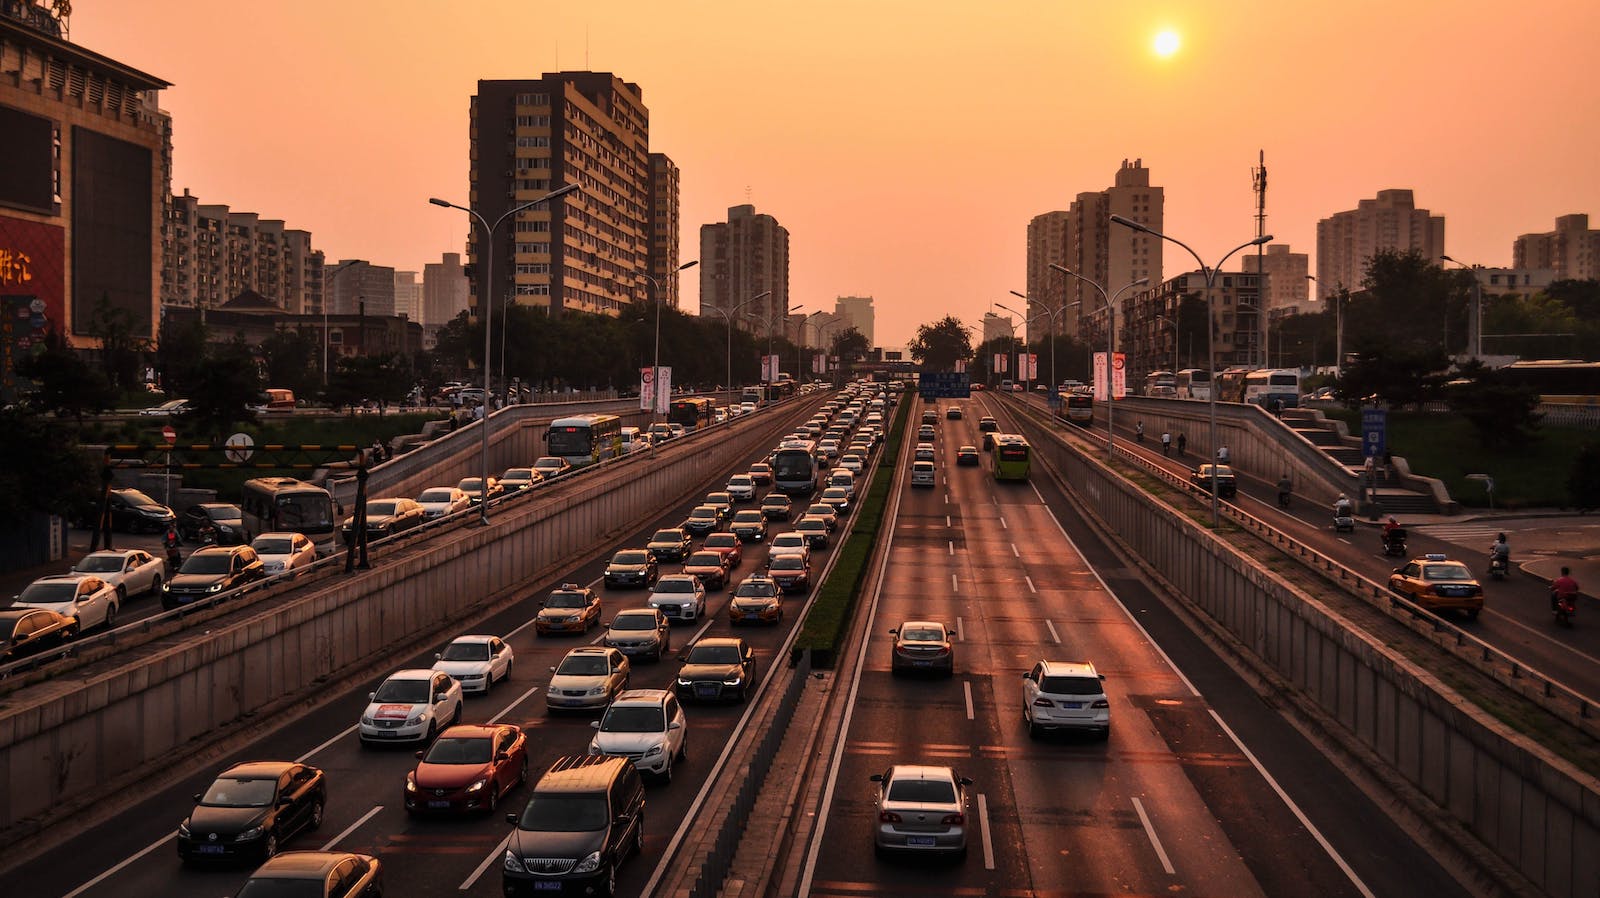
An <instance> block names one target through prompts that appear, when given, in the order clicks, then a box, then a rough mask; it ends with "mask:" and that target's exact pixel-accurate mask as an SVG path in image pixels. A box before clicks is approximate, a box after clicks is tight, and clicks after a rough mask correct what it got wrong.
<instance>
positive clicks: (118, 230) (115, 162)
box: [72, 125, 232, 337]
mask: <svg viewBox="0 0 1600 898" xmlns="http://www.w3.org/2000/svg"><path fill="white" fill-rule="evenodd" d="M154 166H155V158H154V155H153V154H152V153H151V151H150V150H149V149H147V148H145V147H142V146H139V145H138V144H134V143H129V142H128V141H126V140H118V139H117V138H115V137H111V136H110V135H107V134H101V133H100V132H98V131H95V130H93V129H90V128H85V127H83V126H81V125H79V126H74V127H73V129H72V330H73V333H76V334H83V333H86V330H85V329H86V328H89V327H90V323H91V322H92V321H93V319H94V313H95V307H96V306H97V305H99V304H100V303H101V302H102V301H103V302H105V303H107V304H108V305H109V306H110V307H111V308H113V309H120V310H122V311H124V312H127V313H128V314H129V315H131V316H132V321H133V327H134V330H135V332H136V333H144V334H148V335H150V336H152V337H154V336H155V326H156V323H157V322H156V321H155V320H154V318H155V308H156V300H157V297H156V295H155V291H156V280H157V279H158V278H159V276H160V272H159V271H157V270H156V262H155V256H156V254H157V252H158V251H159V248H160V242H161V235H160V234H159V233H157V232H156V228H157V224H158V222H157V218H158V212H159V209H158V208H157V207H156V201H155V199H154V190H153V187H154V184H155V178H156V173H155V168H154ZM228 298H229V299H231V298H232V297H228Z"/></svg>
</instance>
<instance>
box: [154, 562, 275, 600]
mask: <svg viewBox="0 0 1600 898" xmlns="http://www.w3.org/2000/svg"><path fill="white" fill-rule="evenodd" d="M266 575H267V574H266V570H265V569H264V568H263V566H262V564H261V558H260V557H259V556H257V555H256V550H255V549H252V548H250V547H249V546H207V547H206V548H204V549H199V550H196V551H195V553H194V554H193V555H190V556H189V557H188V559H186V560H185V561H184V562H183V567H181V568H179V569H178V572H177V573H175V574H173V575H172V578H171V579H170V580H168V581H167V582H165V583H163V584H161V607H162V608H165V609H167V610H169V611H170V610H172V609H173V608H176V607H178V606H179V605H187V604H189V603H191V602H195V601H198V600H200V599H204V598H207V597H209V596H214V595H216V594H217V593H219V592H227V591H228V590H230V589H235V588H238V587H240V586H244V585H245V584H246V583H254V582H255V581H257V580H260V579H261V578H263V577H265V576H266Z"/></svg>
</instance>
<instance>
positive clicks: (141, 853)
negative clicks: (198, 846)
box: [61, 830, 178, 898]
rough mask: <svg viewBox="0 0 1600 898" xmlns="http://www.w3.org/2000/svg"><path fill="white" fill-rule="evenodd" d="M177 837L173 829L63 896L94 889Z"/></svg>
mask: <svg viewBox="0 0 1600 898" xmlns="http://www.w3.org/2000/svg"><path fill="white" fill-rule="evenodd" d="M177 837H178V832H177V830H173V831H172V832H170V833H167V834H166V835H164V836H162V837H161V838H159V839H157V840H156V841H154V842H151V843H150V844H149V845H146V846H145V847H143V848H141V849H139V850H138V851H136V852H134V853H133V854H130V855H128V856H127V857H126V858H123V860H122V862H121V863H119V864H117V865H116V866H115V867H112V868H111V869H109V870H106V871H105V872H104V873H101V874H100V875H99V876H96V877H95V878H94V879H91V880H89V881H88V882H86V883H84V884H83V885H81V886H78V887H77V888H75V889H73V890H72V891H70V892H68V893H67V894H65V895H63V896H61V898H78V896H79V895H82V894H83V893H84V892H87V891H89V890H90V889H92V888H94V887H95V886H97V885H99V884H100V883H102V882H104V881H106V880H107V879H109V878H110V877H112V876H114V875H116V874H117V873H120V872H121V871H122V868H123V867H126V866H128V865H129V864H131V863H133V862H134V861H136V860H138V859H139V858H142V857H144V856H145V855H147V854H149V853H150V852H152V851H155V850H156V849H157V848H160V847H161V846H163V845H165V844H167V843H168V842H171V841H172V840H173V839H176V838H177Z"/></svg>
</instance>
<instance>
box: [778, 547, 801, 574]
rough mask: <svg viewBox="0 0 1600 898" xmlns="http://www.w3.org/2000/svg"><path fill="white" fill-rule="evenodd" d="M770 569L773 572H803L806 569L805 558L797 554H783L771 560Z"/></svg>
mask: <svg viewBox="0 0 1600 898" xmlns="http://www.w3.org/2000/svg"><path fill="white" fill-rule="evenodd" d="M771 567H772V569H773V570H775V571H803V570H805V567H806V558H805V556H804V555H801V554H800V553H799V552H785V553H784V554H782V555H778V556H776V557H774V558H773V559H772V565H771Z"/></svg>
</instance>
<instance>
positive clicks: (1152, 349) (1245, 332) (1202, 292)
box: [1090, 271, 1266, 391]
mask: <svg viewBox="0 0 1600 898" xmlns="http://www.w3.org/2000/svg"><path fill="white" fill-rule="evenodd" d="M1214 283H1215V285H1216V286H1215V287H1214V288H1213V290H1212V293H1211V296H1210V303H1211V305H1210V308H1211V311H1212V314H1213V315H1214V321H1215V327H1216V338H1217V346H1216V349H1217V370H1219V371H1220V370H1222V369H1224V368H1229V367H1233V366H1236V365H1249V366H1253V367H1266V365H1265V364H1264V362H1265V360H1264V359H1263V358H1262V355H1261V351H1260V346H1261V345H1262V344H1261V342H1260V341H1261V332H1260V325H1259V323H1258V322H1259V320H1260V318H1259V316H1258V315H1257V313H1256V311H1255V309H1256V307H1257V303H1258V301H1259V299H1260V287H1261V278H1260V277H1259V276H1258V275H1256V274H1254V273H1251V272H1242V271H1222V272H1218V273H1217V274H1216V276H1215V281H1214ZM1190 296H1194V297H1197V298H1198V299H1199V300H1200V301H1201V302H1206V301H1207V295H1206V279H1205V275H1203V274H1201V273H1200V272H1198V271H1191V272H1188V273H1185V274H1180V275H1177V276H1176V277H1173V278H1170V279H1168V280H1166V281H1163V282H1162V283H1161V284H1159V285H1157V286H1155V287H1151V288H1145V289H1141V290H1137V291H1129V292H1128V293H1125V294H1123V297H1122V300H1121V301H1120V302H1119V303H1118V304H1117V344H1118V346H1119V347H1120V351H1121V352H1124V353H1126V354H1127V357H1128V368H1127V371H1128V389H1129V390H1130V391H1131V390H1137V389H1139V387H1138V384H1140V383H1142V382H1143V380H1144V377H1145V375H1147V374H1149V373H1150V372H1152V371H1159V370H1169V371H1170V370H1174V369H1177V370H1181V369H1183V368H1206V367H1208V366H1209V353H1210V344H1209V343H1208V342H1207V341H1206V334H1205V333H1203V332H1202V333H1180V332H1179V331H1178V328H1177V326H1176V322H1177V321H1178V320H1179V317H1180V316H1179V314H1178V306H1179V304H1180V303H1181V302H1182V301H1183V300H1184V299H1185V298H1187V297H1190ZM1093 327H1094V329H1095V331H1096V333H1094V334H1092V335H1091V336H1090V345H1091V346H1093V347H1095V349H1096V350H1100V349H1103V348H1104V347H1105V331H1104V327H1105V324H1104V316H1101V318H1100V319H1097V320H1096V321H1095V322H1094V324H1093ZM1202 330H1203V329H1202Z"/></svg>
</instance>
